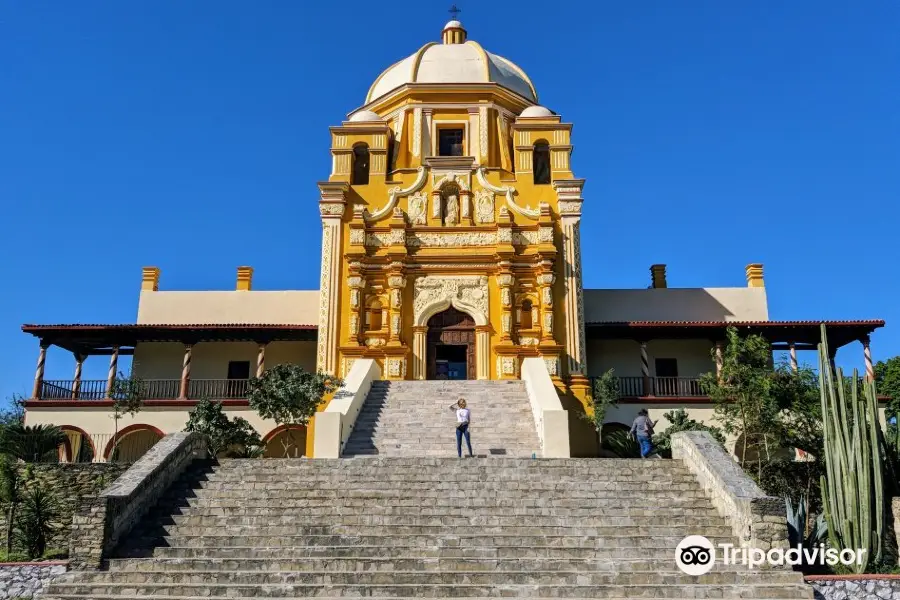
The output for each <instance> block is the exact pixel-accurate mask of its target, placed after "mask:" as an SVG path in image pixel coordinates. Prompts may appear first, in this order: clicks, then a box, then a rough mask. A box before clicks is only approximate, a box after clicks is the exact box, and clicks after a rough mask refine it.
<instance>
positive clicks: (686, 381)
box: [617, 377, 706, 398]
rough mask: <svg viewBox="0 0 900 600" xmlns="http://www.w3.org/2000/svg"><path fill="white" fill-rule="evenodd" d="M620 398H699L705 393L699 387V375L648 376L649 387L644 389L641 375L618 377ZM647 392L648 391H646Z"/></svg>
mask: <svg viewBox="0 0 900 600" xmlns="http://www.w3.org/2000/svg"><path fill="white" fill-rule="evenodd" d="M617 379H618V380H619V397H620V398H645V397H650V396H652V397H661V398H665V397H669V398H700V397H705V396H706V394H705V393H704V392H703V390H702V389H701V388H700V378H699V377H650V378H649V384H650V389H649V390H645V389H644V388H645V381H644V378H643V377H618V378H617ZM648 392H649V393H648Z"/></svg>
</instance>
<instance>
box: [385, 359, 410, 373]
mask: <svg viewBox="0 0 900 600" xmlns="http://www.w3.org/2000/svg"><path fill="white" fill-rule="evenodd" d="M386 362H387V372H388V376H389V377H406V359H405V358H389V359H387V361H386Z"/></svg>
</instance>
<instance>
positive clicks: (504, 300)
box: [500, 287, 512, 306]
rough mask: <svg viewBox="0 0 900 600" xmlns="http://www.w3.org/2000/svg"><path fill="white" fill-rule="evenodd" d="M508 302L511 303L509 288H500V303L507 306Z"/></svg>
mask: <svg viewBox="0 0 900 600" xmlns="http://www.w3.org/2000/svg"><path fill="white" fill-rule="evenodd" d="M510 304H512V294H511V293H510V291H509V288H508V287H502V288H500V305H501V306H509V305H510Z"/></svg>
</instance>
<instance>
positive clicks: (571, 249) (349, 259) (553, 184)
mask: <svg viewBox="0 0 900 600" xmlns="http://www.w3.org/2000/svg"><path fill="white" fill-rule="evenodd" d="M450 25H451V24H448V28H447V29H445V32H444V45H448V46H453V45H454V44H469V45H472V44H474V43H473V42H466V36H465V31H464V30H462V29H461V26H459V27H450ZM449 30H452V31H449ZM460 31H462V34H460V33H459V32H460ZM449 33H452V34H453V35H448V34H449ZM475 46H477V45H475ZM429 48H431V45H428V46H426V47H425V48H423V49H422V50H420V51H419V52H418V53H417V54H416V55H413V57H411V60H410V64H411V65H412V66H411V67H410V68H411V69H413V72H414V71H415V69H419V70H421V69H422V68H423V65H424V63H423V62H422V61H423V58H422V55H423V53H424V52H426V51H427V49H429ZM456 50H457V49H455V48H450V49H449V50H447V49H443V50H442V51H443V52H445V53H444V54H438V55H437V56H438V58H441V59H442V60H449V61H450V62H451V63H452V59H453V57H454V56H455V55H456V54H462V53H464V52H469V51H470V50H469V49H462V48H460V49H459V53H457V52H456ZM476 51H480V52H482V53H484V51H483V50H482V49H481V47H480V46H477V47H476ZM425 56H426V59H427V60H430V59H428V55H427V54H426V55H425ZM485 56H487V54H485ZM491 56H493V55H491ZM447 57H449V58H447ZM497 61H499V59H497ZM495 62H496V61H495ZM492 64H494V63H490V64H487V62H486V66H485V75H486V79H489V78H490V76H491V71H490V68H493V67H491V66H490V65H492ZM509 64H510V65H511V63H509ZM400 66H403V65H400ZM424 66H427V67H428V68H434V64H433V63H432V62H429V63H428V64H427V65H424ZM513 67H515V66H514V65H512V67H510V69H512V68H513ZM449 68H450V69H452V68H453V65H449ZM515 69H517V67H515ZM389 71H390V70H389ZM512 73H513V76H514V77H517V75H516V71H515V70H512ZM518 73H519V74H521V77H520V78H519V79H520V80H521V81H525V82H527V85H529V86H531V83H530V80H527V76H525V75H524V73H522V72H521V70H518ZM382 77H383V78H385V77H396V74H395V73H392V72H386V74H385V75H383V76H382ZM412 79H413V81H408V82H406V83H402V84H401V85H398V86H396V87H395V88H393V89H392V90H390V91H389V92H388V93H385V94H382V95H380V96H378V97H374V98H372V99H371V101H369V102H368V103H367V104H366V105H364V106H363V107H361V108H360V109H358V110H357V111H355V112H354V113H352V114H351V116H350V119H349V120H348V121H345V122H343V123H342V124H341V125H340V126H336V127H332V128H331V140H332V143H331V154H332V158H333V169H332V173H331V175H330V177H329V178H328V181H327V182H322V183H320V184H319V187H320V191H321V200H320V212H321V216H322V221H323V242H322V244H323V252H322V277H321V288H320V290H321V293H320V314H319V347H318V367H319V369H320V370H322V371H325V372H330V373H336V374H345V373H346V372H347V371H348V370H349V366H350V365H351V364H352V362H353V361H354V360H355V359H356V358H359V357H369V358H374V359H377V360H378V362H379V363H380V364H381V365H382V369H383V373H384V374H385V377H387V378H389V379H426V378H429V377H430V376H432V369H431V365H430V364H429V361H431V360H432V358H431V357H430V354H429V352H430V348H429V346H428V345H429V344H430V343H431V341H430V339H431V338H430V335H429V333H428V332H429V328H428V321H429V318H431V317H432V316H434V315H435V314H437V313H440V312H441V311H443V310H445V309H447V308H449V307H451V306H452V307H454V308H455V309H457V310H458V311H460V312H462V313H465V314H467V315H469V317H471V321H473V322H474V334H473V337H474V338H475V343H474V345H475V349H474V350H475V351H474V362H475V365H474V369H471V366H468V368H469V369H470V371H471V374H473V375H474V377H477V378H479V379H509V378H518V376H519V367H520V365H521V360H522V359H523V358H524V357H528V356H541V357H543V358H544V360H545V362H546V364H547V368H548V370H549V372H550V374H551V376H552V377H553V380H554V382H555V384H556V385H557V388H558V389H559V391H560V393H561V394H562V395H563V396H568V397H569V398H570V399H577V400H579V401H580V402H586V400H587V391H588V385H587V379H586V377H585V375H586V373H587V370H586V364H585V348H584V319H583V307H582V285H581V272H580V271H581V269H580V243H579V238H578V227H579V220H580V215H581V204H582V197H581V190H582V187H583V185H584V180H579V179H575V176H574V174H573V172H572V170H571V154H572V145H571V131H572V125H571V124H569V123H564V122H562V120H561V118H560V117H559V116H558V115H556V114H554V113H552V112H550V111H548V110H547V109H544V108H542V107H539V106H536V103H535V102H534V101H532V99H530V98H526V97H525V96H523V95H521V94H520V93H517V92H515V91H513V90H512V89H510V88H509V87H508V86H506V85H503V84H502V83H497V82H494V81H485V82H481V83H479V82H474V83H473V82H467V83H453V82H441V83H430V82H422V81H421V77H420V80H419V81H416V80H414V79H415V73H414V74H413V77H412ZM378 85H379V82H378V81H376V83H375V84H373V89H375V88H376V87H377V86H378ZM531 89H532V90H533V89H534V88H533V86H531ZM525 93H527V91H526V92H525ZM371 96H372V92H370V97H371ZM534 98H535V99H536V94H535V95H534ZM529 107H530V108H529ZM526 109H528V110H526ZM523 113H524V114H523ZM445 130H450V132H449V133H447V134H446V135H448V136H450V137H452V136H453V135H456V136H458V135H459V134H460V133H461V134H462V135H461V137H462V140H461V142H462V143H461V146H462V149H461V150H460V149H457V150H456V151H455V155H442V148H441V141H440V140H441V139H442V137H443V136H444V135H445V133H444V132H445ZM454 130H455V132H456V133H453V131H454ZM457 140H458V138H457ZM365 150H367V152H368V178H367V180H366V179H365V178H364V177H362V175H361V174H360V169H361V166H360V165H356V161H365V160H366V155H365ZM443 154H453V152H451V153H447V152H444V153H443ZM536 155H538V158H537V160H538V161H539V162H541V161H543V164H545V165H547V166H548V168H549V172H550V177H549V181H548V180H546V179H545V180H544V181H543V182H537V178H536V174H535V171H534V168H535V167H534V161H535V156H536ZM355 165H356V166H355ZM355 170H356V175H355V174H354V172H355ZM539 170H541V171H542V172H546V170H547V169H540V168H539ZM354 177H356V181H354ZM523 308H524V310H523ZM526 313H527V314H526ZM470 324H471V323H470Z"/></svg>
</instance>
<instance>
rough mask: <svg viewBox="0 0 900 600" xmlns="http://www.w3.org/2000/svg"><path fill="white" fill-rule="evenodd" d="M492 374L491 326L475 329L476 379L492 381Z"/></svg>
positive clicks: (479, 326) (480, 326)
mask: <svg viewBox="0 0 900 600" xmlns="http://www.w3.org/2000/svg"><path fill="white" fill-rule="evenodd" d="M490 373H491V326H490V325H478V326H476V327H475V377H476V378H477V379H490Z"/></svg>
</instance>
